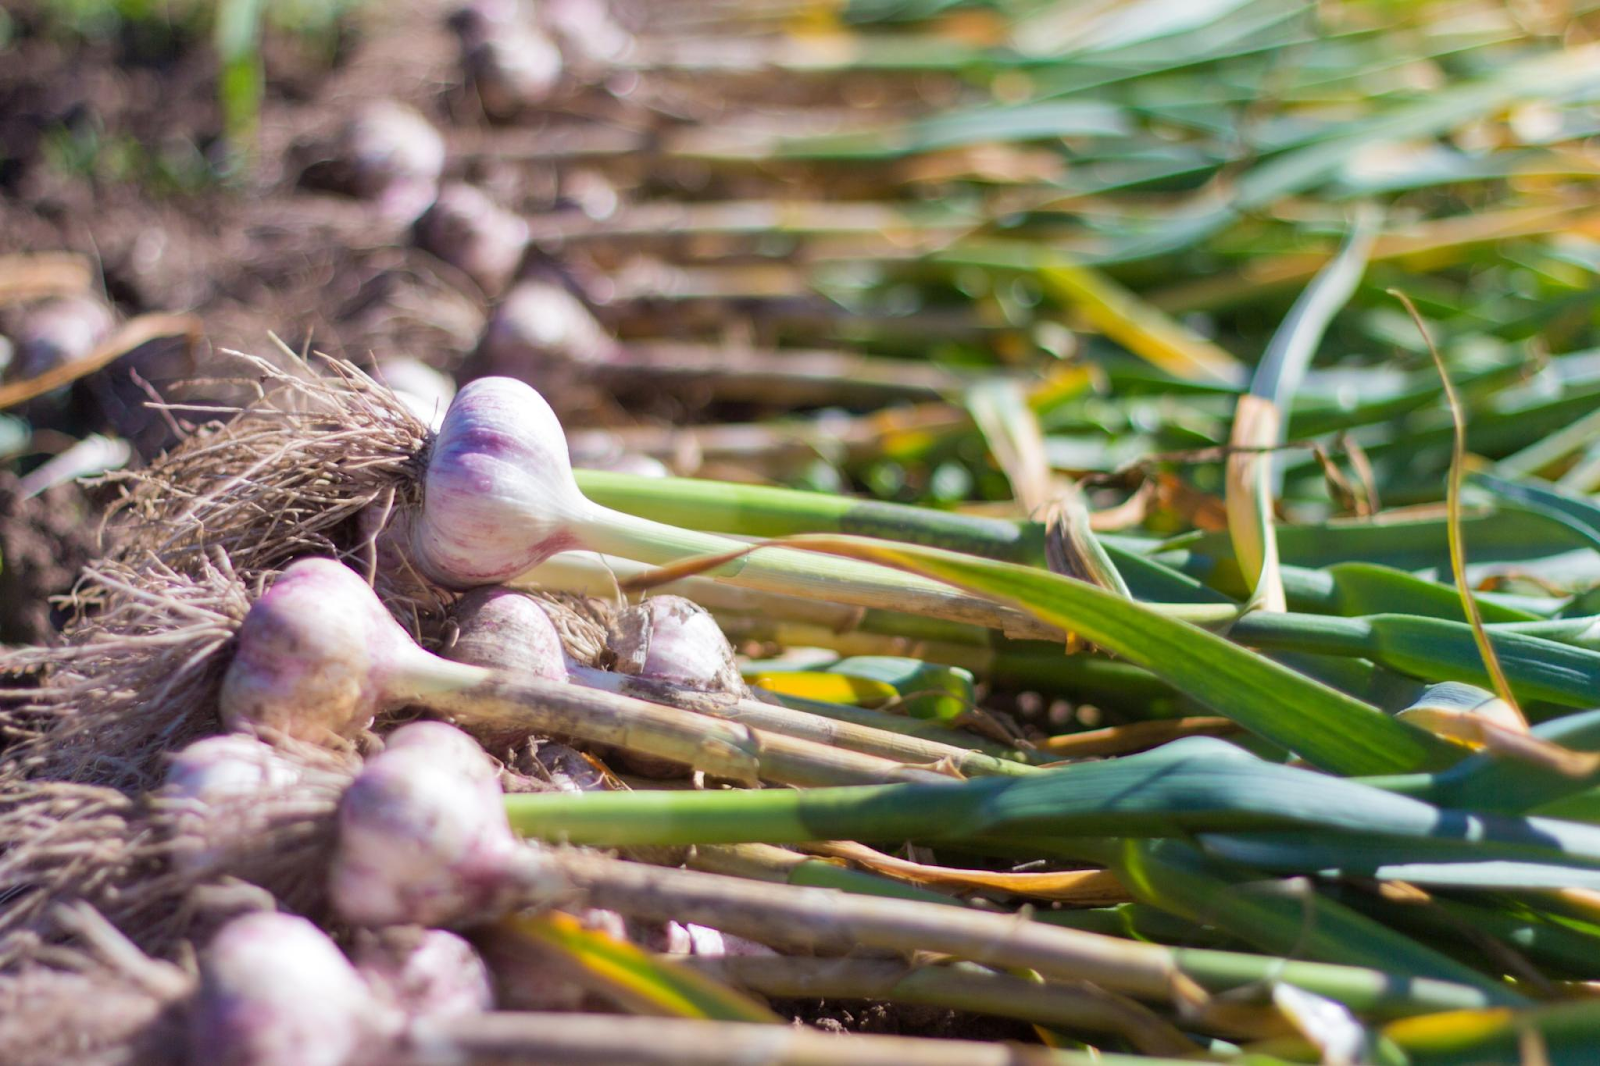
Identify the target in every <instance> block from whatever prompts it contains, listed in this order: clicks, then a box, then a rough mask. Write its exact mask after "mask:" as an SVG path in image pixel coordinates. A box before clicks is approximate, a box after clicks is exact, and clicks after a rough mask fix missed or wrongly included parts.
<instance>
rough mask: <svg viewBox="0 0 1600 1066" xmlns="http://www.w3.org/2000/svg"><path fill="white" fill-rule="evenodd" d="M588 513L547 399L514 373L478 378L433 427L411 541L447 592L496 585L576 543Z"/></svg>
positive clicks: (422, 566)
mask: <svg viewBox="0 0 1600 1066" xmlns="http://www.w3.org/2000/svg"><path fill="white" fill-rule="evenodd" d="M592 510H593V505H592V504H590V503H589V501H588V500H587V499H585V498H584V496H583V493H581V492H580V491H578V483H577V481H575V480H574V479H573V476H572V463H571V460H570V459H569V458H568V455H567V438H566V435H565V433H563V431H562V429H561V423H560V421H559V420H558V419H557V418H556V415H555V412H554V411H552V410H550V405H549V404H547V403H545V401H544V397H542V396H540V395H539V394H538V392H536V391H534V389H533V388H532V387H531V386H528V385H525V384H523V383H522V382H520V381H514V380H512V379H511V378H502V377H489V378H479V379H478V380H477V381H474V382H472V383H470V384H468V385H467V386H466V387H465V388H463V389H462V390H461V391H460V392H459V393H457V394H456V399H455V402H454V403H453V404H451V405H450V410H449V411H448V412H447V413H446V414H445V417H444V423H443V425H441V426H440V427H439V434H438V436H437V437H436V438H435V440H434V442H433V449H432V451H431V452H430V454H429V457H428V470H427V475H426V480H425V482H424V486H423V504H422V514H421V516H420V518H418V519H417V521H416V522H415V523H414V524H413V525H412V529H411V547H412V551H413V552H414V554H415V557H416V562H417V565H418V566H419V568H420V569H421V570H422V571H423V573H425V574H426V575H427V576H428V578H429V579H430V580H432V581H435V582H438V583H439V584H441V585H444V586H446V587H447V588H458V589H465V588H476V587H477V586H479V585H493V584H499V583H502V582H504V581H506V580H508V579H510V578H512V577H515V576H516V575H518V574H520V573H522V572H524V571H525V570H527V569H528V568H530V567H532V566H535V565H537V564H538V563H541V562H543V561H544V560H546V559H548V558H549V557H550V556H552V555H554V554H556V553H557V552H560V551H566V550H568V549H570V548H576V547H580V546H581V545H580V543H579V540H578V538H577V535H576V534H575V533H574V531H573V529H572V524H573V523H574V522H575V521H581V520H582V519H583V518H584V517H585V516H586V515H587V514H588V513H589V512H591V511H592Z"/></svg>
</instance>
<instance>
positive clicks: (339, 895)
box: [330, 722, 523, 926]
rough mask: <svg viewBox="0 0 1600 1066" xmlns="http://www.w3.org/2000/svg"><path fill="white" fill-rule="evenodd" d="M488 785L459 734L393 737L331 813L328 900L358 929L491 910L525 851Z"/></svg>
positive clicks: (486, 772) (479, 761) (486, 768)
mask: <svg viewBox="0 0 1600 1066" xmlns="http://www.w3.org/2000/svg"><path fill="white" fill-rule="evenodd" d="M423 725H426V726H427V727H428V729H427V730H426V731H425V732H423V731H419V730H418V727H419V726H423ZM441 730H450V732H452V733H455V734H457V736H456V737H453V738H446V736H445V735H444V734H443V733H442V732H441ZM408 731H410V733H411V735H410V736H405V735H404V734H407V733H408ZM496 778H497V775H496V772H495V769H494V766H493V764H492V763H491V762H490V761H489V758H488V756H486V755H484V754H483V752H482V751H481V750H480V749H478V747H477V745H476V744H475V743H473V741H472V740H471V738H469V737H467V736H466V735H465V734H464V733H460V732H459V730H454V729H451V727H449V726H444V725H441V724H440V723H437V722H432V723H422V722H418V723H414V724H412V725H408V726H405V727H403V728H401V729H399V730H396V732H395V734H394V737H392V738H391V739H390V743H389V746H388V747H387V748H386V749H385V750H384V751H383V753H382V754H380V755H378V756H376V757H375V758H373V759H371V760H370V761H369V762H368V763H367V765H366V767H365V768H364V769H363V770H362V772H361V773H360V774H359V775H358V776H357V777H356V779H355V781H354V782H353V783H352V784H351V786H350V787H349V789H347V790H346V792H345V795H344V800H343V802H342V803H341V804H340V806H339V844H338V849H337V852H336V855H335V859H334V863H333V869H332V871H331V877H330V896H331V898H332V901H333V905H334V908H335V910H337V911H338V913H339V914H340V916H341V917H343V918H344V919H345V920H346V921H349V922H352V923H355V924H357V925H369V926H379V925H406V924H417V925H447V924H452V923H454V922H458V921H460V920H462V919H464V918H470V917H472V916H474V915H477V914H479V913H481V912H482V911H484V910H485V909H487V908H489V907H491V906H492V905H494V904H495V903H496V902H497V901H498V900H499V899H500V898H501V896H502V894H503V893H504V891H505V890H506V888H507V877H508V873H509V871H510V870H511V868H512V866H513V865H514V862H515V859H516V857H517V855H518V854H519V853H520V851H521V849H522V848H523V845H522V843H521V842H520V841H519V840H518V839H517V837H516V835H515V834H514V833H512V831H511V826H510V824H509V823H508V822H507V820H506V813H505V807H504V805H503V803H502V800H501V795H500V787H499V783H498V781H497V779H496Z"/></svg>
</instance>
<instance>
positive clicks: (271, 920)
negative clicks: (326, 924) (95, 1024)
mask: <svg viewBox="0 0 1600 1066" xmlns="http://www.w3.org/2000/svg"><path fill="white" fill-rule="evenodd" d="M399 1024H400V1023H399V1019H398V1018H397V1017H396V1016H395V1014H394V1013H393V1012H392V1011H390V1010H387V1009H385V1008H384V1007H383V1005H382V1004H380V1003H379V1002H378V1000H377V998H376V997H374V996H373V994H372V993H371V992H370V991H369V990H368V988H367V985H366V982H364V981H363V980H362V979H361V977H360V975H359V974H357V973H356V970H355V967H353V966H351V965H350V963H349V962H348V961H347V960H346V959H345V957H344V956H343V955H342V954H340V952H339V949H338V948H337V947H335V946H334V944H333V941H331V940H329V939H328V938H327V937H326V936H324V935H323V933H322V932H321V931H320V930H319V929H318V928H317V927H316V926H314V925H312V924H311V923H310V922H308V921H306V920H305V919H304V918H297V917H295V916H293V915H288V914H273V913H260V914H250V915H246V916H244V917H242V918H236V919H234V920H233V921H232V922H229V923H228V924H227V925H226V926H224V927H223V928H222V930H221V931H220V932H218V933H217V935H216V936H214V937H213V938H212V939H211V943H210V944H209V945H207V947H206V950H205V951H204V952H203V953H202V954H201V957H200V991H199V994H198V995H197V996H196V999H195V1003H194V1006H193V1010H192V1012H191V1015H190V1026H189V1048H190V1057H191V1061H193V1062H196V1063H207V1064H211V1063H216V1064H224V1066H349V1064H352V1063H355V1062H359V1061H378V1060H380V1059H381V1057H382V1056H381V1054H380V1049H381V1048H382V1047H384V1046H385V1045H387V1044H389V1042H390V1041H391V1040H392V1039H393V1036H394V1033H395V1032H396V1031H397V1030H398V1028H399Z"/></svg>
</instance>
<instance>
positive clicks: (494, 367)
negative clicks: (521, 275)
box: [478, 278, 621, 385]
mask: <svg viewBox="0 0 1600 1066" xmlns="http://www.w3.org/2000/svg"><path fill="white" fill-rule="evenodd" d="M620 357H621V348H620V347H619V346H618V344H617V342H616V341H614V340H613V339H612V338H611V335H610V334H609V333H607V332H606V329H605V327H604V326H602V325H601V324H600V323H599V321H598V320H596V319H595V317H594V315H593V314H591V313H590V311H589V308H588V307H586V306H584V303H583V301H582V300H580V299H578V298H577V297H576V296H574V295H573V294H572V293H571V292H570V291H569V290H568V289H567V288H566V286H564V285H562V284H561V283H560V282H557V281H553V280H550V279H546V278H526V279H524V280H522V281H519V282H517V284H516V285H514V286H512V288H511V291H510V292H508V293H506V295H505V298H504V299H503V300H501V301H500V306H498V307H496V308H495V310H494V313H493V314H492V315H491V316H490V317H489V322H488V324H487V325H486V326H485V327H484V330H483V337H482V338H481V339H480V340H479V342H478V358H479V360H480V361H481V362H482V364H483V367H484V369H485V370H486V371H487V372H488V373H490V374H504V375H506V376H507V377H514V378H520V379H522V380H523V381H527V382H529V383H531V384H535V385H542V384H544V383H545V379H546V378H547V377H548V376H549V375H551V374H552V373H559V372H561V371H563V370H568V369H569V368H571V367H575V366H576V367H588V366H596V365H601V364H606V363H614V362H616V361H618V359H619V358H620Z"/></svg>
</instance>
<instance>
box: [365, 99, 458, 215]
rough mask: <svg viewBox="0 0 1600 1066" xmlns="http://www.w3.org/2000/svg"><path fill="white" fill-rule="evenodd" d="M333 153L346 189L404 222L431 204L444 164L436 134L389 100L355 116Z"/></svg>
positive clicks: (430, 126) (441, 141)
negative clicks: (346, 177)
mask: <svg viewBox="0 0 1600 1066" xmlns="http://www.w3.org/2000/svg"><path fill="white" fill-rule="evenodd" d="M339 155H340V156H341V162H342V163H343V164H344V165H345V166H346V167H347V168H348V170H349V175H350V191H351V192H352V193H354V194H355V195H356V196H359V197H361V198H363V199H367V200H373V201H375V202H377V204H378V205H379V207H380V208H381V209H382V211H383V213H384V215H385V216H386V217H388V218H392V219H394V220H396V221H398V222H407V223H409V222H411V221H412V220H414V219H415V218H416V217H417V216H418V215H420V214H422V212H423V211H424V210H425V209H426V208H427V206H428V205H429V204H430V203H432V202H433V197H434V194H435V192H436V191H437V190H438V187H439V176H440V174H442V173H443V172H444V164H445V146H444V138H443V137H441V136H440V135H439V131H438V130H436V129H434V128H433V124H432V123H430V122H429V121H428V120H427V119H425V118H423V117H422V115H421V114H420V113H418V112H417V111H416V110H414V109H412V108H409V107H407V106H405V105H404V104H401V103H398V102H396V101H394V100H376V101H373V102H371V103H369V104H367V105H366V106H365V107H363V108H362V109H361V110H360V111H359V112H358V113H357V114H355V115H354V116H353V117H352V118H351V119H350V121H349V122H348V123H347V124H346V125H345V128H344V130H343V132H342V134H341V136H340V144H339Z"/></svg>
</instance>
